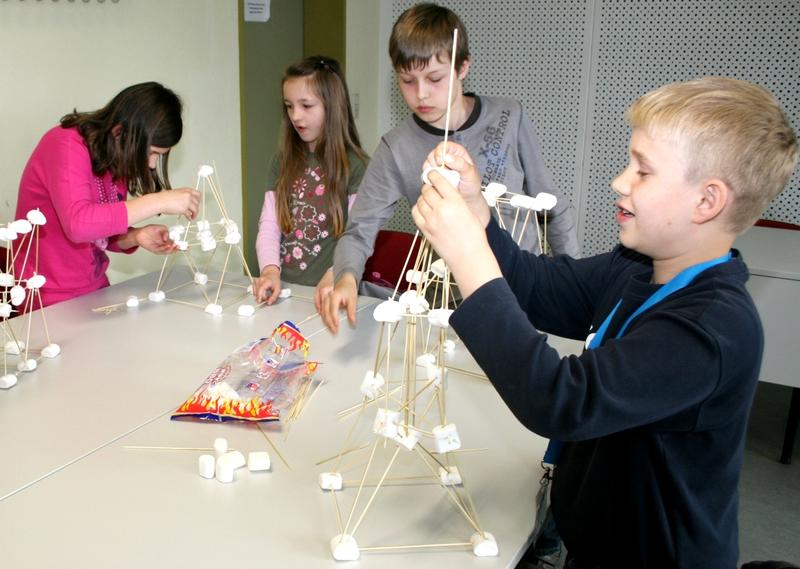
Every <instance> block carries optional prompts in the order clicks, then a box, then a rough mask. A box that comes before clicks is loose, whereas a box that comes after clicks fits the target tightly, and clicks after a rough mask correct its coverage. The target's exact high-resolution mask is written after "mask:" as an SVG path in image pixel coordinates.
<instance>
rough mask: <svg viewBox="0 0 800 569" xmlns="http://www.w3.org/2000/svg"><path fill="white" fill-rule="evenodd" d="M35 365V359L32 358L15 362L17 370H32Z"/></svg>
mask: <svg viewBox="0 0 800 569" xmlns="http://www.w3.org/2000/svg"><path fill="white" fill-rule="evenodd" d="M37 365H38V364H37V362H36V360H35V359H33V358H30V359H27V360H22V361H21V362H19V363H18V364H17V371H33V370H35V369H36V366H37Z"/></svg>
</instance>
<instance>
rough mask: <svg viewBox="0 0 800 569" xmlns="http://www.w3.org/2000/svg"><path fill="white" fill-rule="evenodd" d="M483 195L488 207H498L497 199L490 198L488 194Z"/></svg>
mask: <svg viewBox="0 0 800 569" xmlns="http://www.w3.org/2000/svg"><path fill="white" fill-rule="evenodd" d="M481 195H482V196H483V199H484V200H486V205H488V206H489V207H494V206H496V205H497V198H496V197H493V196H490V195H489V194H487V193H486V192H483V193H482V194H481Z"/></svg>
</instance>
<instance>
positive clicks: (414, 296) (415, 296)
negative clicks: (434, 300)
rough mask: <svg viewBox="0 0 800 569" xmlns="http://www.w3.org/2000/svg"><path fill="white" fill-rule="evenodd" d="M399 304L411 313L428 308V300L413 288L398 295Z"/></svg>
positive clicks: (418, 312)
mask: <svg viewBox="0 0 800 569" xmlns="http://www.w3.org/2000/svg"><path fill="white" fill-rule="evenodd" d="M399 302H400V306H402V307H403V309H404V310H407V311H408V312H410V313H411V314H422V313H424V312H425V311H427V310H428V308H429V305H428V301H427V300H425V297H423V296H420V295H419V293H417V291H415V290H407V291H406V292H404V293H403V294H401V295H400V299H399Z"/></svg>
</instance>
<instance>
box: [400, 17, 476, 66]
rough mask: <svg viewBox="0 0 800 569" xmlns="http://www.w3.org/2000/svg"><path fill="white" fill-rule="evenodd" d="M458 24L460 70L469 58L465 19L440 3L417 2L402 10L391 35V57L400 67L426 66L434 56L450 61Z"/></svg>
mask: <svg viewBox="0 0 800 569" xmlns="http://www.w3.org/2000/svg"><path fill="white" fill-rule="evenodd" d="M455 28H458V40H457V42H456V61H455V67H456V70H457V71H458V70H460V69H461V66H462V65H463V64H464V62H465V61H466V60H468V59H469V40H467V30H466V28H464V23H463V22H462V21H461V19H460V18H459V17H458V16H457V15H456V13H455V12H453V11H452V10H449V9H447V8H445V7H444V6H437V5H436V4H429V3H423V4H415V5H414V6H412V7H411V8H409V9H407V10H406V11H405V12H403V13H402V14H400V17H398V18H397V21H396V22H395V23H394V26H392V33H391V35H390V36H389V57H390V58H391V60H392V65H393V66H394V68H395V70H397V71H409V70H411V69H424V68H425V67H427V65H428V62H429V61H430V59H431V57H433V56H436V58H437V60H438V61H439V62H440V63H444V62H445V61H448V62H449V61H450V52H451V51H452V50H453V29H455Z"/></svg>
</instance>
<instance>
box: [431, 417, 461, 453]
mask: <svg viewBox="0 0 800 569" xmlns="http://www.w3.org/2000/svg"><path fill="white" fill-rule="evenodd" d="M433 439H434V444H435V446H436V452H438V453H440V454H443V453H446V452H452V451H454V450H458V449H460V448H461V437H459V436H458V429H456V426H455V424H453V423H448V424H447V425H436V426H435V427H434V428H433Z"/></svg>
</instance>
